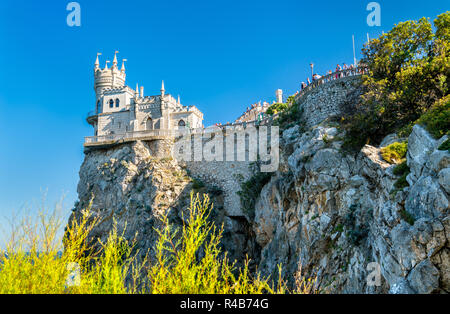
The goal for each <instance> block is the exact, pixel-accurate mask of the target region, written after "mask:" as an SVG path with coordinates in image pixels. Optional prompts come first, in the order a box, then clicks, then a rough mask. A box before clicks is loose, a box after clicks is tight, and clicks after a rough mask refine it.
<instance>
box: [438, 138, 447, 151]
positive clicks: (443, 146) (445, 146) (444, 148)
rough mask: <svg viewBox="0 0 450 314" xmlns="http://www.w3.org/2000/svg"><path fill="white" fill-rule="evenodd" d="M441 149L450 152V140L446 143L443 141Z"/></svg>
mask: <svg viewBox="0 0 450 314" xmlns="http://www.w3.org/2000/svg"><path fill="white" fill-rule="evenodd" d="M438 149H439V150H447V151H448V152H449V153H450V140H446V141H445V142H444V143H442V144H441V145H440V146H439V147H438Z"/></svg>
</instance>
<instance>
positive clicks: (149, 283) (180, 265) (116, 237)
mask: <svg viewBox="0 0 450 314" xmlns="http://www.w3.org/2000/svg"><path fill="white" fill-rule="evenodd" d="M211 206H212V205H211V204H210V203H209V198H208V197H207V196H206V195H205V196H204V197H203V199H201V198H200V197H199V196H198V195H197V196H193V195H191V205H190V207H189V209H188V210H187V213H188V217H187V219H186V220H185V221H186V222H185V224H184V225H183V227H182V228H181V230H175V229H174V228H173V226H172V225H171V224H170V223H169V222H168V219H167V217H166V216H165V217H163V218H162V221H163V224H162V228H161V229H159V230H157V232H158V234H159V240H158V241H157V244H156V246H155V248H154V250H155V256H156V259H152V258H150V257H149V254H148V255H147V256H146V258H144V259H140V258H138V257H137V256H138V255H137V254H138V252H136V250H134V242H133V241H131V242H130V241H127V240H126V239H125V238H124V236H123V234H122V233H121V232H119V231H118V230H117V225H115V226H114V227H113V229H112V230H111V232H110V233H109V236H108V238H107V241H105V243H100V244H101V246H100V247H101V250H93V249H92V248H93V247H94V243H92V238H91V236H90V233H91V231H92V230H93V228H94V226H95V225H97V224H98V223H99V221H98V219H95V218H93V217H94V215H92V213H91V212H90V211H84V213H83V215H82V217H81V218H80V219H78V220H76V219H73V220H72V221H71V222H70V224H69V225H68V228H67V229H66V231H65V235H64V237H63V239H58V237H57V232H56V231H57V230H58V229H59V227H60V225H61V222H62V221H61V220H60V219H59V218H58V219H57V218H56V217H57V216H56V215H53V214H48V213H43V214H41V215H40V216H39V217H38V219H37V220H36V221H32V220H30V219H27V220H26V221H24V223H22V224H20V226H19V228H18V229H16V232H14V235H15V236H14V237H13V239H12V240H11V242H10V243H9V245H8V246H7V249H6V250H5V251H0V294H11V293H14V294H31V293H39V294H47V293H52V294H66V293H82V294H125V293H198V294H208V293H227V294H228V293H230V294H231V293H244V294H245V293H289V292H292V293H314V292H317V290H316V282H315V280H310V279H306V278H304V277H303V276H302V273H301V269H300V270H299V272H298V273H297V274H296V275H295V282H296V287H295V289H294V290H292V291H289V290H288V289H287V287H286V282H285V281H284V280H283V279H282V277H281V266H279V270H280V272H279V273H280V277H279V278H278V284H277V285H274V284H273V283H271V282H270V281H269V278H262V277H261V276H260V275H259V274H254V275H252V274H250V272H249V270H248V263H246V264H245V267H243V268H242V269H238V270H236V269H235V268H234V266H233V264H232V263H230V261H229V260H228V259H227V258H226V254H225V255H223V254H222V253H221V251H220V248H219V244H220V240H221V237H222V229H218V228H217V227H216V226H215V225H214V223H213V222H210V221H209V219H208V218H209V214H210V210H211V208H212V207H211ZM183 220H184V219H183ZM62 243H64V250H62V247H63V246H62ZM61 250H62V251H61Z"/></svg>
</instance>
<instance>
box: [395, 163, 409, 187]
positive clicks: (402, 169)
mask: <svg viewBox="0 0 450 314" xmlns="http://www.w3.org/2000/svg"><path fill="white" fill-rule="evenodd" d="M393 173H394V174H395V175H396V176H400V178H398V179H397V181H395V183H394V187H395V190H394V191H392V192H393V193H394V195H395V193H396V192H397V191H399V190H403V189H404V188H406V187H408V186H409V183H408V181H406V177H407V176H408V174H410V173H411V171H410V169H409V167H408V165H407V164H406V161H404V162H402V163H401V164H399V165H397V166H396V167H395V168H394V171H393Z"/></svg>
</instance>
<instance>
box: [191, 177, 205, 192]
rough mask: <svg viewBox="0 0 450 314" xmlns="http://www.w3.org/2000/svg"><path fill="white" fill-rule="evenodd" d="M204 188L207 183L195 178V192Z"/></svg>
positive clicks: (193, 186)
mask: <svg viewBox="0 0 450 314" xmlns="http://www.w3.org/2000/svg"><path fill="white" fill-rule="evenodd" d="M204 186H205V183H203V181H202V180H199V179H195V178H194V179H192V188H193V189H194V190H199V189H201V188H203V187H204Z"/></svg>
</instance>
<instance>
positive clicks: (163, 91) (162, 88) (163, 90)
mask: <svg viewBox="0 0 450 314" xmlns="http://www.w3.org/2000/svg"><path fill="white" fill-rule="evenodd" d="M165 94H166V90H165V89H164V80H163V81H162V84H161V97H164V95H165Z"/></svg>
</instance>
